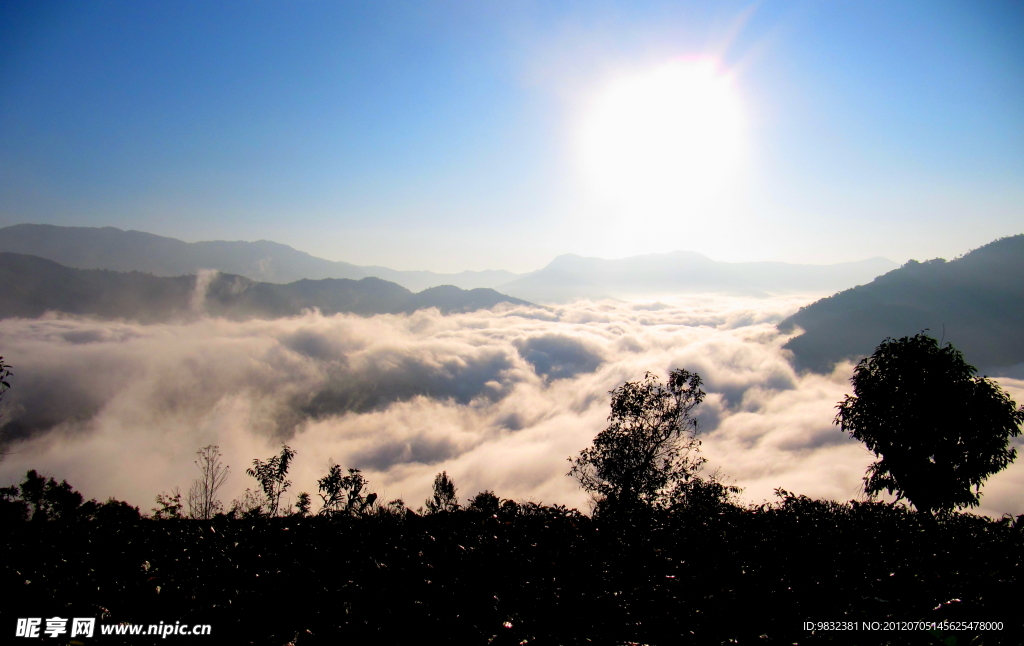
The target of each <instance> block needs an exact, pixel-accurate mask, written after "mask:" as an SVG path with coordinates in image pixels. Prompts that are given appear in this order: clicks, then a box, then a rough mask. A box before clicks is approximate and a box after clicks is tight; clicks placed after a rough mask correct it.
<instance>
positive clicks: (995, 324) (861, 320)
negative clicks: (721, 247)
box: [779, 235, 1024, 374]
mask: <svg viewBox="0 0 1024 646" xmlns="http://www.w3.org/2000/svg"><path fill="white" fill-rule="evenodd" d="M798 328H799V329H801V330H803V334H801V335H800V336H797V337H795V338H793V339H791V340H790V341H789V342H788V343H787V344H786V345H785V347H786V348H788V349H789V350H792V351H793V354H794V357H795V361H796V364H797V365H798V366H800V367H802V368H809V369H811V370H814V371H818V372H827V371H829V370H831V368H832V367H833V366H834V365H835V364H836V362H838V361H841V360H843V359H848V358H851V359H855V360H859V359H860V358H862V357H865V356H867V355H869V354H871V353H872V352H874V350H875V348H876V347H877V346H878V344H879V343H881V342H882V340H884V339H885V338H886V337H893V338H900V337H903V336H909V335H913V334H916V333H918V332H920V331H922V330H924V329H928V330H929V333H930V335H931V336H933V337H935V338H937V339H941V340H943V341H944V342H950V343H952V344H953V345H954V347H956V348H957V349H958V350H960V351H961V352H963V353H964V358H965V359H966V360H967V362H968V363H970V364H972V365H974V366H976V367H978V368H981V369H984V370H988V371H991V372H993V374H999V373H1006V372H1007V371H1008V370H1009V369H1010V368H1012V367H1013V366H1018V365H1019V364H1022V363H1024V334H1022V333H1021V331H1022V330H1024V235H1016V236H1013V237H1008V238H1001V239H999V240H996V241H995V242H991V243H989V244H987V245H985V246H983V247H980V248H978V249H975V250H974V251H971V252H970V253H968V254H966V255H964V256H962V257H960V258H958V259H955V260H952V261H949V262H947V261H945V260H943V259H942V258H936V259H934V260H928V261H926V262H917V261H915V260H911V261H910V262H908V263H907V264H905V265H903V266H902V267H900V268H899V269H895V270H893V271H890V272H889V273H887V274H885V275H883V276H879V277H878V278H876V279H875V280H873V281H872V282H871V283H869V284H867V285H861V286H859V287H854V288H853V289H848V290H846V291H843V292H840V293H838V294H835V295H833V296H830V297H828V298H824V299H822V300H819V301H817V302H815V303H812V304H811V305H808V306H806V307H804V308H802V309H801V310H800V311H799V312H797V313H796V314H794V315H793V316H790V317H789V318H787V319H785V320H784V321H782V322H781V323H779V329H780V330H781V331H783V332H792V331H793V330H795V329H798Z"/></svg>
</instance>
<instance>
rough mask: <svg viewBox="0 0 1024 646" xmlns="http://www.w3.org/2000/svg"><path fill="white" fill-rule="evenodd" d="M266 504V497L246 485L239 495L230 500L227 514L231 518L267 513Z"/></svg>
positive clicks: (252, 516)
mask: <svg viewBox="0 0 1024 646" xmlns="http://www.w3.org/2000/svg"><path fill="white" fill-rule="evenodd" d="M266 506H267V497H266V496H265V495H263V493H262V492H260V491H253V490H252V489H250V488H249V487H246V488H245V491H244V492H242V495H241V497H239V498H235V499H234V500H232V501H231V509H230V510H228V514H227V515H228V516H229V517H231V518H238V517H242V518H257V517H259V516H264V515H268V514H267V513H266Z"/></svg>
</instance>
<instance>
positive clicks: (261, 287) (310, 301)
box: [0, 253, 527, 323]
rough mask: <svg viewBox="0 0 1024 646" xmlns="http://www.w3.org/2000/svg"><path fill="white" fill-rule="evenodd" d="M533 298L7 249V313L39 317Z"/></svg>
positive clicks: (389, 310)
mask: <svg viewBox="0 0 1024 646" xmlns="http://www.w3.org/2000/svg"><path fill="white" fill-rule="evenodd" d="M499 303H511V304H517V305H523V304H527V303H526V302H525V301H521V300H518V299H515V298H510V297H508V296H504V295H502V294H499V293H497V292H495V291H494V290H491V289H474V290H468V291H464V290H461V289H459V288H457V287H450V286H449V287H436V288H432V289H428V290H425V291H423V292H420V293H419V294H413V293H412V292H410V291H409V290H407V289H405V288H404V287H402V286H400V285H396V284H395V283H390V282H388V281H386V280H381V279H380V278H363V279H361V280H349V279H344V278H341V279H335V278H325V279H323V280H299V281H296V282H294V283H288V284H286V285H279V284H276V283H260V282H256V281H253V280H250V279H248V278H245V277H243V276H234V275H231V274H222V273H217V272H213V273H207V274H203V275H201V276H200V277H199V278H197V277H196V276H177V277H171V278H168V277H161V276H153V275H151V274H145V273H140V272H117V271H108V270H103V269H71V268H69V267H64V266H63V265H59V264H57V263H55V262H52V261H50V260H45V259H43V258H38V257H36V256H27V255H22V254H15V253H0V318H12V317H23V318H34V317H38V316H41V315H42V314H44V313H45V312H48V311H56V312H65V313H68V314H79V315H88V316H97V317H100V318H123V319H130V320H136V321H140V322H143V323H153V322H160V321H174V320H180V319H184V318H188V317H193V316H197V315H199V314H202V313H208V314H212V315H214V316H221V317H225V318H231V319H237V320H242V319H251V318H264V319H272V318H280V317H285V316H296V315H298V314H300V313H301V312H302V311H303V310H306V309H313V308H317V309H319V310H320V311H321V312H323V313H324V314H327V315H330V314H337V313H341V312H344V313H353V314H359V315H362V316H371V315H374V314H398V313H402V312H413V311H415V310H419V309H425V308H431V307H436V308H438V309H439V310H440V311H441V312H442V313H445V314H447V313H449V312H455V311H469V310H477V309H483V308H490V307H493V306H495V305H497V304H499Z"/></svg>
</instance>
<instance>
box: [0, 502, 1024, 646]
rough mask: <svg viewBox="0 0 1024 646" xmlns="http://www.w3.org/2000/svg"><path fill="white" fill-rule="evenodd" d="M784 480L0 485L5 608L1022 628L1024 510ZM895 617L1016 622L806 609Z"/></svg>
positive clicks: (552, 623) (144, 618)
mask: <svg viewBox="0 0 1024 646" xmlns="http://www.w3.org/2000/svg"><path fill="white" fill-rule="evenodd" d="M779 494H780V499H779V501H778V502H776V503H775V504H771V505H761V506H756V507H746V508H741V507H738V506H735V505H732V504H729V503H722V504H712V505H710V506H699V505H697V506H691V507H678V508H675V509H660V510H659V509H651V510H649V511H648V512H647V513H642V514H641V513H633V514H630V515H629V516H628V517H627V516H617V515H615V514H608V515H605V516H603V517H601V516H598V517H597V518H592V517H588V516H585V515H583V514H581V513H579V512H577V511H576V510H570V509H566V508H564V507H560V506H542V505H537V504H518V503H515V502H513V501H509V500H506V501H498V499H497V498H494V497H493V496H492V495H490V494H486V493H485V494H481V495H478V496H477V497H476V498H475V499H474V501H473V503H472V504H470V505H468V506H467V507H465V508H458V509H454V510H439V511H436V512H434V513H424V514H416V513H413V512H410V511H408V510H401V509H395V508H393V507H392V508H388V507H376V508H375V510H374V511H373V512H370V513H360V514H333V515H324V516H315V517H308V516H299V515H293V516H286V517H267V516H252V517H249V518H242V517H239V518H231V517H230V516H228V515H224V514H220V515H218V516H216V517H214V518H212V519H209V520H201V519H185V518H172V519H163V520H156V519H153V518H141V517H139V515H138V512H137V511H136V510H135V509H133V508H131V507H128V506H127V505H124V504H119V503H116V502H113V503H107V504H104V505H94V504H90V503H85V504H81V505H79V506H77V507H75V508H72V507H69V506H65V507H64V508H62V509H52V510H51V513H52V514H53V515H52V516H51V517H49V518H42V517H37V518H36V519H34V520H27V519H24V517H21V519H19V518H17V517H12V514H11V513H9V512H11V510H12V509H14V508H15V507H17V506H18V505H17V502H16V500H15V499H14V497H13V496H11V495H7V496H6V498H5V506H4V510H5V512H8V513H7V514H6V518H5V519H4V531H3V533H2V536H3V538H2V540H3V544H2V547H3V550H4V554H5V555H6V556H5V559H4V562H3V566H2V579H0V585H2V586H3V589H4V590H7V591H8V593H9V594H8V595H7V597H8V601H7V603H6V605H5V608H4V614H5V616H6V617H7V621H5V624H8V623H9V624H13V618H15V617H25V616H40V615H41V614H42V615H43V616H47V617H49V616H54V615H57V616H62V617H67V616H84V617H90V616H94V617H98V618H101V619H100V621H104V622H137V623H156V622H157V621H159V620H163V621H168V620H170V621H172V622H173V621H175V620H182V621H188V622H191V623H209V624H211V625H212V626H213V630H214V638H215V639H217V641H218V643H228V642H237V643H256V644H286V643H296V644H343V643H373V644H388V643H422V642H425V641H427V640H428V639H429V640H430V641H433V642H437V643H451V644H488V643H492V644H524V643H525V644H586V643H595V644H626V643H648V644H676V643H708V644H726V643H759V644H793V643H799V644H814V643H856V644H863V643H893V644H938V643H942V644H978V643H980V644H1016V643H1020V636H1021V635H1022V634H1024V632H1022V630H1021V628H1022V626H1021V620H1020V613H1019V612H1018V610H1019V608H1017V606H1018V604H1019V600H1020V598H1021V595H1020V593H1021V583H1022V581H1021V572H1022V559H1024V522H1022V521H1024V518H1020V517H1019V518H1018V519H1016V520H1014V519H1011V518H1008V517H1007V518H1003V519H1001V520H998V521H992V520H990V519H987V518H982V517H977V516H972V515H968V514H955V513H954V514H946V515H943V516H941V517H938V518H935V517H933V516H931V515H928V514H924V513H921V512H914V511H911V510H908V509H907V508H905V507H903V506H902V505H889V504H883V503H856V502H852V503H846V504H839V503H834V502H823V501H816V500H811V499H808V498H806V497H801V496H794V495H792V494H789V493H787V492H784V491H780V492H779ZM79 500H80V499H79ZM499 503H500V504H499ZM890 620H906V621H917V620H926V621H943V620H963V621H1002V622H1003V630H1002V631H999V632H994V631H988V632H979V631H960V632H956V633H949V632H947V633H946V634H944V635H940V634H936V633H933V632H928V631H916V632H889V633H882V632H874V633H869V632H866V631H858V632H845V633H844V632H832V631H817V632H811V631H807V630H805V629H804V622H805V621H813V622H818V621H856V622H858V625H860V622H862V621H868V622H872V621H878V622H885V621H890ZM9 629H11V626H6V625H5V627H4V630H5V631H7V630H9ZM114 639H116V638H111V637H104V638H100V639H99V641H101V642H103V643H112V640H114ZM183 639H184V638H183ZM950 639H954V640H955V641H949V640H950ZM224 640H227V641H224ZM354 640H359V641H358V642H356V641H354ZM129 643H140V642H139V641H138V638H133V640H132V641H131V642H129Z"/></svg>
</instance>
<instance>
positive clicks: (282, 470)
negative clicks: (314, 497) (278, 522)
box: [245, 444, 295, 516]
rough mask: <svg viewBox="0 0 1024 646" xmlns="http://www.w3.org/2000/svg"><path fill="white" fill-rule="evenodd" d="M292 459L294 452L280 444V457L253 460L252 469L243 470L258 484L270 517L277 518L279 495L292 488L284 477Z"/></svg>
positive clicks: (289, 481)
mask: <svg viewBox="0 0 1024 646" xmlns="http://www.w3.org/2000/svg"><path fill="white" fill-rule="evenodd" d="M294 457H295V451H294V450H293V449H292V448H291V447H289V446H288V445H287V444H282V445H281V454H280V455H275V456H274V457H272V458H270V459H269V460H267V461H266V462H263V461H261V460H253V461H252V468H250V469H246V470H245V472H246V473H247V474H248V475H250V476H252V477H253V478H256V481H257V482H259V483H260V488H261V489H262V490H263V495H264V496H265V497H266V502H267V507H266V513H267V514H269V515H270V516H277V514H278V511H280V506H281V495H282V494H284V492H285V491H287V490H288V487H290V486H292V483H291V480H287V479H286V476H287V475H288V467H289V466H290V465H291V461H292V458H294Z"/></svg>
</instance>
